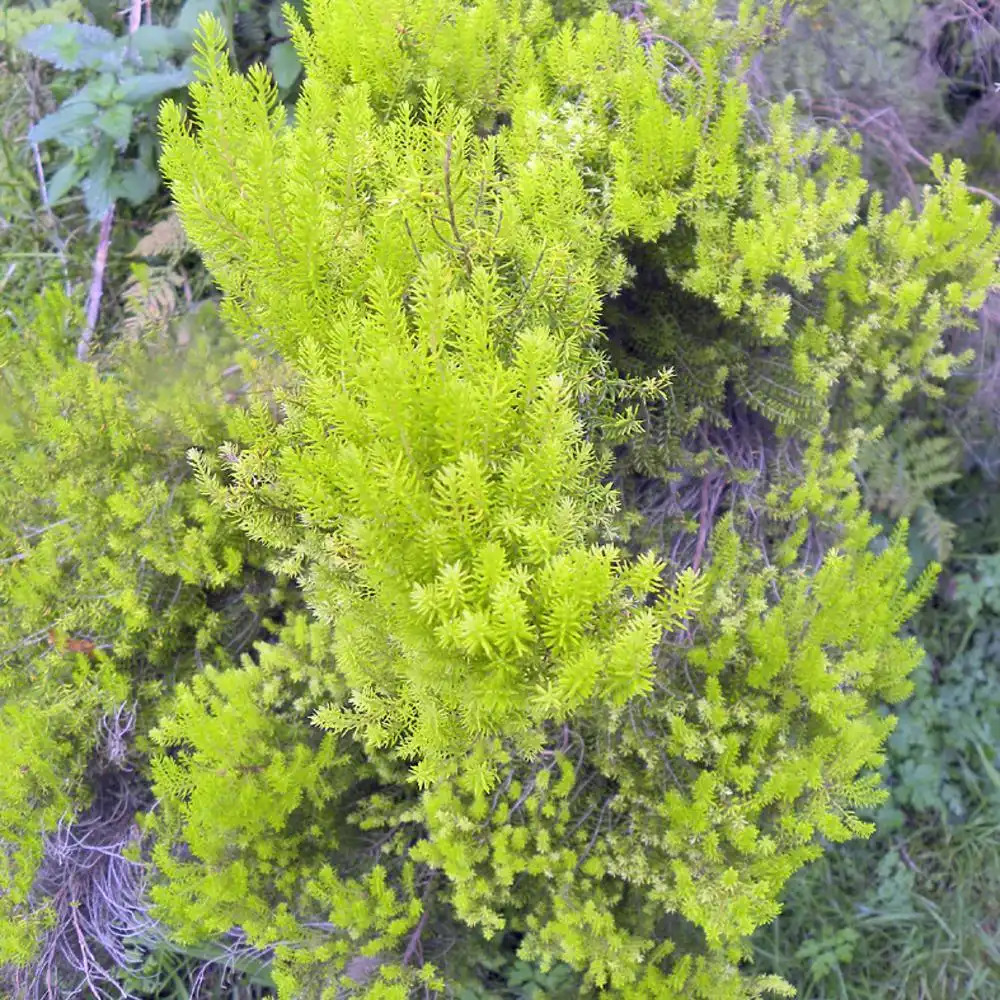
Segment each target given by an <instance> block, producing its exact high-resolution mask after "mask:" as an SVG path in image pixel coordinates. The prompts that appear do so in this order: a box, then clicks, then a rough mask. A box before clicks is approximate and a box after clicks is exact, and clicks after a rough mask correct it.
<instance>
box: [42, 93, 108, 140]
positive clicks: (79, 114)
mask: <svg viewBox="0 0 1000 1000" xmlns="http://www.w3.org/2000/svg"><path fill="white" fill-rule="evenodd" d="M98 114H100V109H99V108H98V106H97V105H96V104H94V103H93V102H92V101H82V100H80V99H79V98H78V97H77V96H76V95H75V94H74V95H73V97H70V98H69V99H68V100H67V101H65V103H64V104H63V105H62V107H60V108H57V109H56V110H55V111H53V112H52V114H50V115H46V116H45V117H44V118H43V119H42V120H41V121H39V122H37V123H36V124H35V125H34V127H33V128H32V129H31V131H30V132H29V133H28V138H29V139H30V140H31V141H32V142H46V141H47V140H49V139H55V140H57V141H59V142H61V143H62V144H63V145H64V146H72V145H74V143H73V142H71V141H69V140H70V139H71V137H72V136H73V134H74V133H80V134H82V136H83V137H84V139H85V138H86V135H87V132H88V130H89V129H90V128H91V127H92V126H93V124H94V119H95V118H96V117H97V115H98ZM77 144H79V143H77Z"/></svg>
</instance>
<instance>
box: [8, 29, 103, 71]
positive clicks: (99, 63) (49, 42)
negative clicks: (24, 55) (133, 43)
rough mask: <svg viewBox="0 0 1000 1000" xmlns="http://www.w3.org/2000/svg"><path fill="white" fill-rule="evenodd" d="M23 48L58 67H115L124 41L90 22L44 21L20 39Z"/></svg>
mask: <svg viewBox="0 0 1000 1000" xmlns="http://www.w3.org/2000/svg"><path fill="white" fill-rule="evenodd" d="M21 48H22V49H24V50H25V51H26V52H30V53H31V54H32V55H33V56H35V57H36V58H38V59H44V60H45V61H46V62H50V63H52V64H53V65H54V66H56V67H57V68H59V69H67V70H69V69H114V68H116V67H118V66H120V65H121V57H122V40H121V39H118V38H115V36H114V35H112V34H111V32H110V31H105V30H104V28H97V27H95V26H94V25H90V24H75V23H68V24H45V25H42V27H40V28H36V29H35V30H34V31H32V32H31V34H29V35H26V36H25V37H24V38H22V39H21Z"/></svg>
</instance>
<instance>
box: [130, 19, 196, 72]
mask: <svg viewBox="0 0 1000 1000" xmlns="http://www.w3.org/2000/svg"><path fill="white" fill-rule="evenodd" d="M190 46H191V39H190V38H189V36H188V35H187V34H186V33H185V32H183V31H180V30H179V29H177V28H167V27H164V26H163V25H162V24H144V25H142V26H141V27H140V28H139V29H138V30H137V31H136V32H135V33H134V34H133V35H131V36H130V37H129V39H128V51H130V52H134V53H135V54H136V55H137V56H138V57H139V59H140V60H141V61H142V63H143V64H144V65H152V66H153V67H155V66H156V65H157V64H158V62H159V61H160V60H161V59H170V58H171V57H173V56H177V55H179V54H186V52H187V50H188V49H189V48H190Z"/></svg>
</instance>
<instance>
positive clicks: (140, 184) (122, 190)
mask: <svg viewBox="0 0 1000 1000" xmlns="http://www.w3.org/2000/svg"><path fill="white" fill-rule="evenodd" d="M159 186H160V175H159V174H158V173H157V171H156V170H154V169H153V168H151V167H149V166H147V165H146V164H144V163H140V162H139V161H134V162H133V163H132V165H131V168H130V169H129V170H127V171H124V172H122V173H116V174H115V177H114V184H113V189H114V190H115V191H116V192H117V193H118V194H120V195H121V197H122V198H124V199H125V200H126V201H127V202H128V203H129V204H131V205H141V204H142V203H143V202H144V201H148V200H149V199H150V198H151V197H152V196H153V195H154V194H155V193H156V189H157V188H158V187H159Z"/></svg>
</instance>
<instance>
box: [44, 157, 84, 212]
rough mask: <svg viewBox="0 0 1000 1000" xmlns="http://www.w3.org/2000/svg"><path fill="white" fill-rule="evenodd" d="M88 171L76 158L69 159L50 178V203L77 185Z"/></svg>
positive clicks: (53, 202) (56, 200)
mask: <svg viewBox="0 0 1000 1000" xmlns="http://www.w3.org/2000/svg"><path fill="white" fill-rule="evenodd" d="M85 172H86V170H85V168H84V167H83V165H82V164H80V163H77V162H76V160H68V161H67V162H66V163H64V164H63V165H62V166H61V167H60V168H59V169H58V170H57V171H56V172H55V173H54V174H53V175H52V177H51V178H49V183H48V195H49V202H50V204H53V205H54V204H55V203H56V202H58V201H59V200H60V199H62V198H63V197H64V196H65V195H66V193H67V192H68V191H70V190H71V189H72V188H74V187H76V185H77V184H79V183H80V181H81V179H82V178H83V175H84V173H85Z"/></svg>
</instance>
